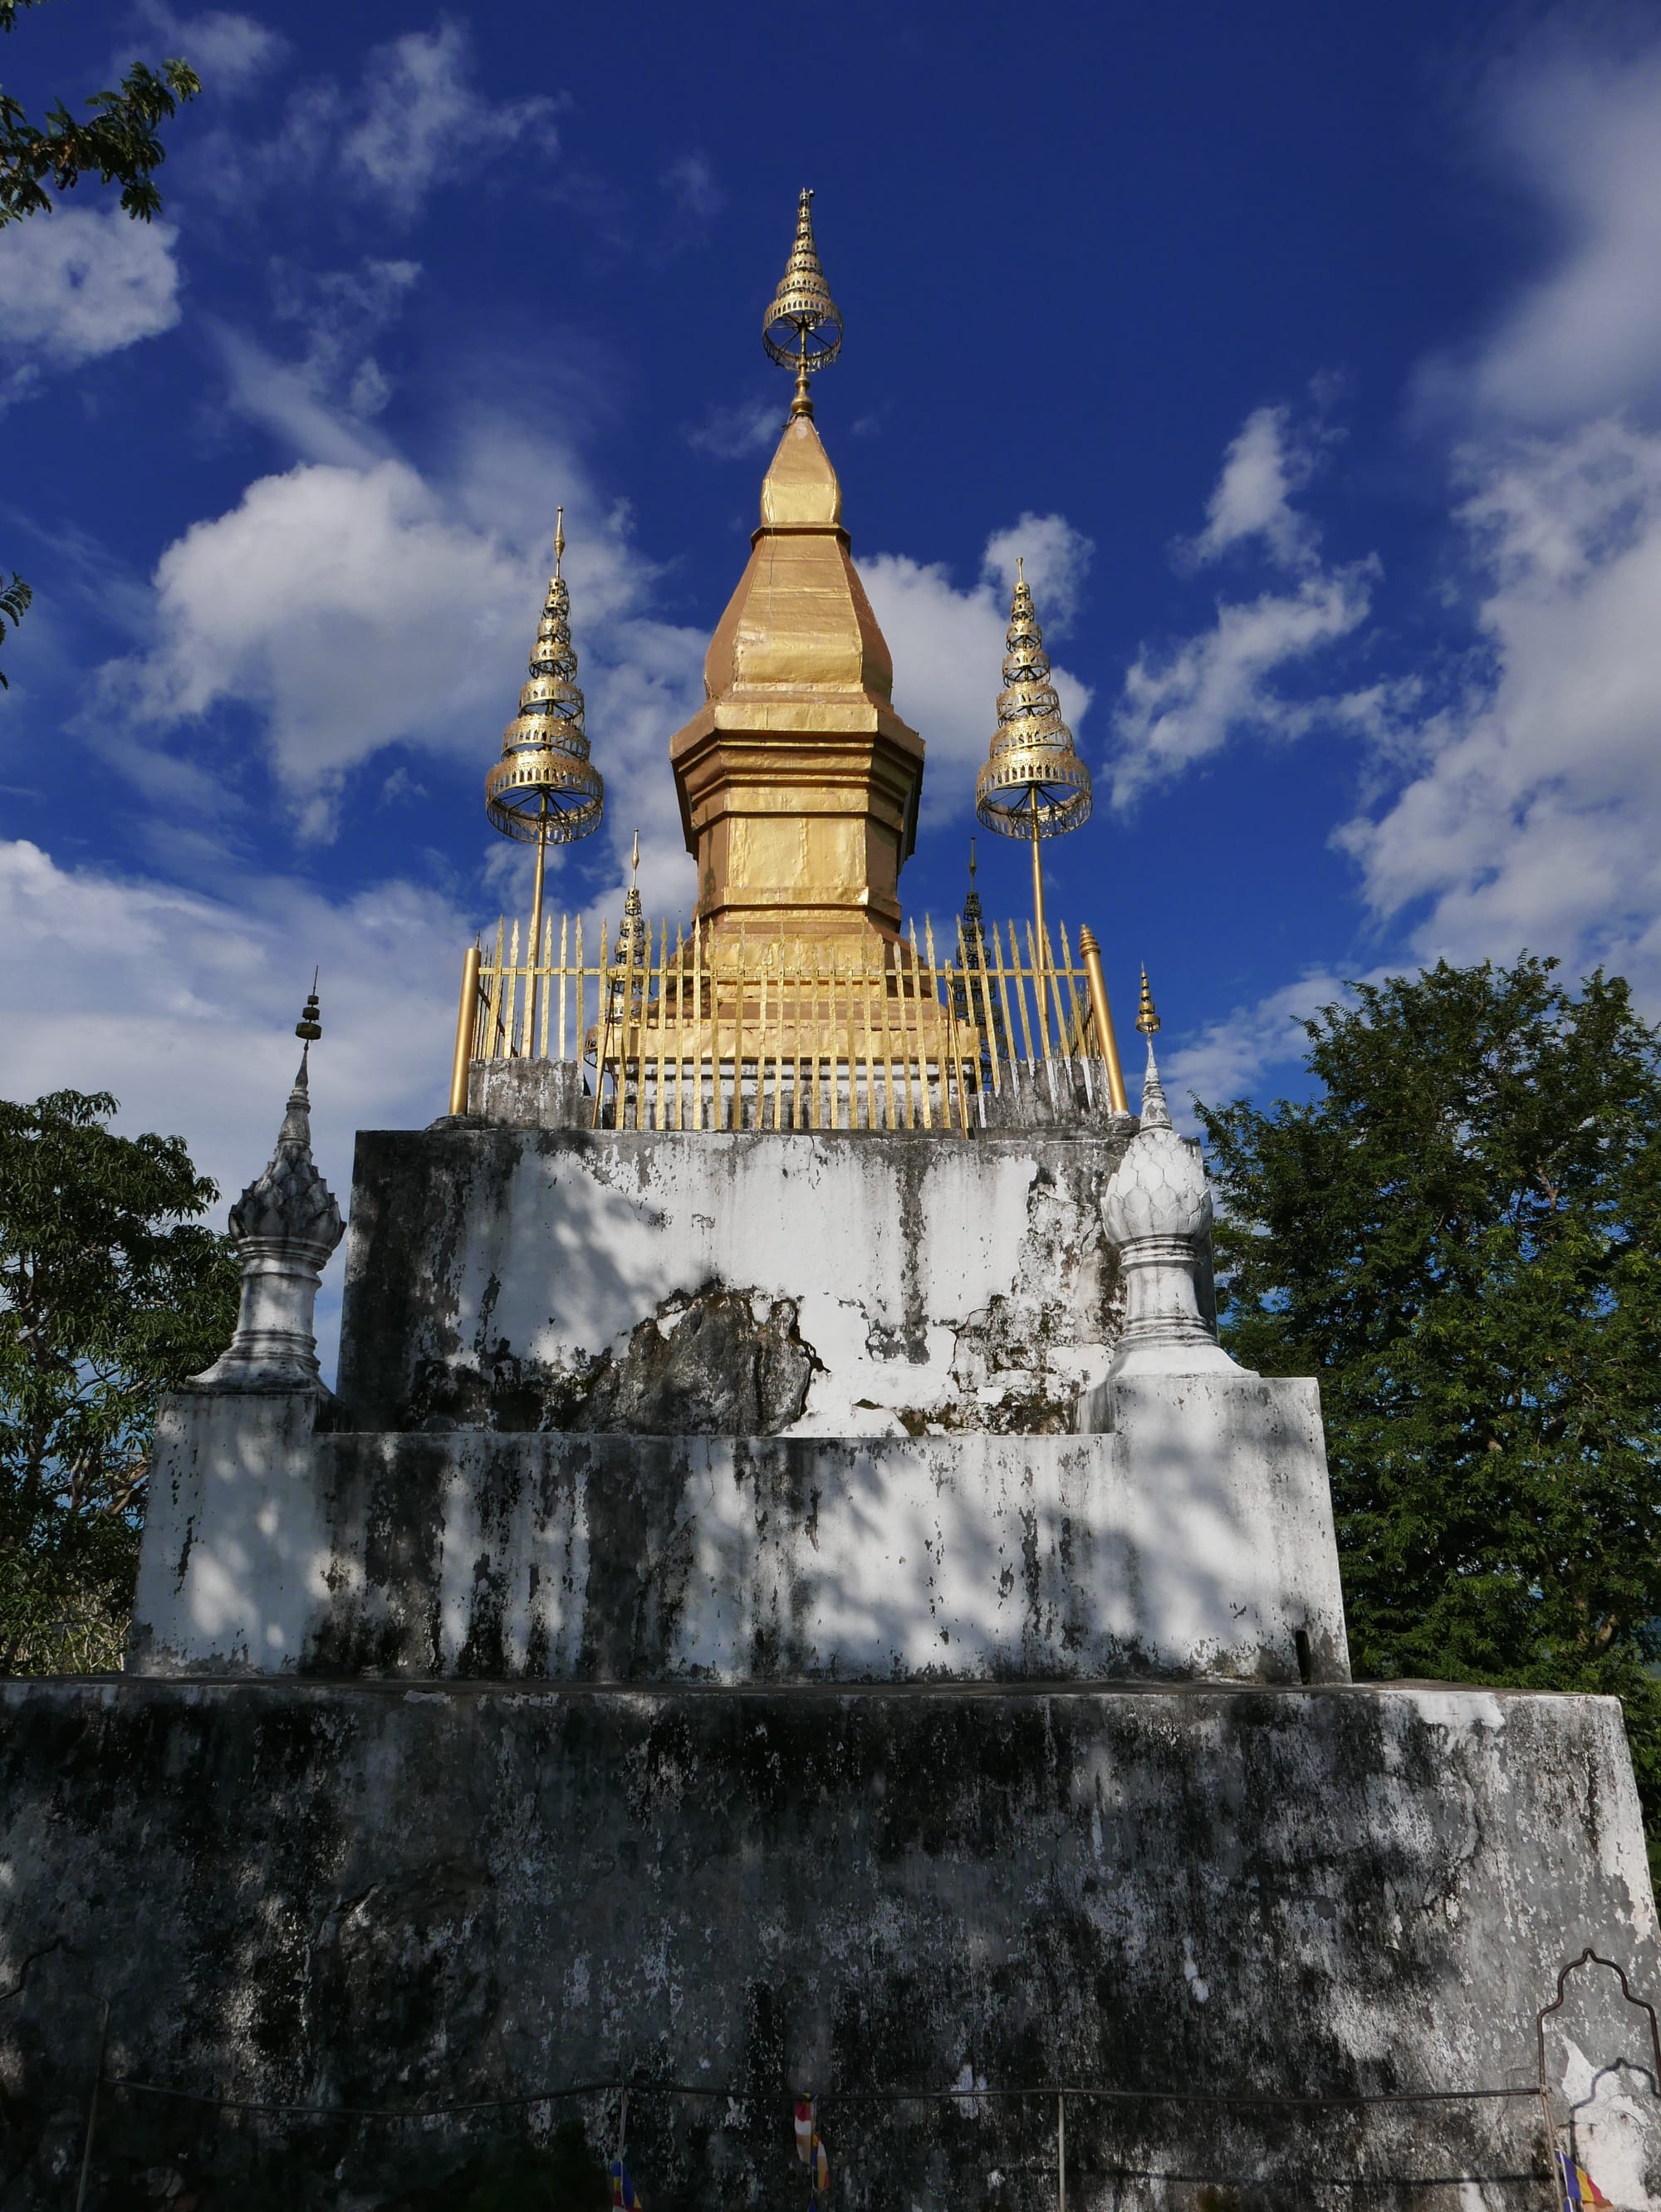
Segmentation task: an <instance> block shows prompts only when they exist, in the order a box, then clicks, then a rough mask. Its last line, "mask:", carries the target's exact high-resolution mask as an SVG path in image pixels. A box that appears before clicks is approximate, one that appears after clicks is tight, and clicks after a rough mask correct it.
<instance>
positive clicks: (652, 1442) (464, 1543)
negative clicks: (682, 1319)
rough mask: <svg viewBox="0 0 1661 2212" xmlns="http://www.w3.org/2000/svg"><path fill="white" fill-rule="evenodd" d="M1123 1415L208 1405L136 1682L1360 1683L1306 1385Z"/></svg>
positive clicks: (157, 1478)
mask: <svg viewBox="0 0 1661 2212" xmlns="http://www.w3.org/2000/svg"><path fill="white" fill-rule="evenodd" d="M1096 1411H1097V1413H1098V1415H1099V1417H1100V1419H1101V1420H1102V1422H1103V1423H1104V1424H1105V1425H1106V1430H1107V1432H1106V1433H1103V1434H1098V1435H1092V1436H1088V1437H998V1436H988V1435H979V1434H969V1435H963V1436H955V1437H920V1438H916V1439H913V1438H911V1437H869V1438H864V1439H851V1440H841V1441H834V1440H831V1439H828V1438H821V1437H773V1438H766V1437H755V1438H750V1439H749V1440H736V1441H735V1440H731V1439H724V1438H720V1437H616V1436H606V1435H597V1436H573V1435H541V1436H524V1435H517V1436H516V1435H508V1436H503V1435H500V1434H495V1433H493V1432H490V1431H454V1432H451V1433H448V1434H438V1435H425V1436H423V1435H407V1434H406V1435H402V1436H397V1435H395V1436H364V1435H356V1434H352V1435H319V1436H318V1437H315V1439H313V1438H312V1437H310V1436H309V1435H308V1434H307V1433H306V1431H307V1429H308V1426H309V1413H310V1407H309V1403H308V1401H306V1400H305V1399H303V1398H300V1397H294V1398H282V1397H273V1396H246V1397H243V1398H227V1397H220V1396H216V1395H213V1394H211V1393H206V1392H198V1393H192V1394H186V1395H183V1396H181V1397H180V1398H179V1399H176V1400H173V1401H171V1402H170V1403H169V1405H168V1407H167V1411H166V1413H165V1416H164V1419H163V1421H162V1425H161V1437H160V1439H159V1443H158V1449H157V1453H156V1456H155V1463H154V1466H153V1469H152V1474H151V1479H150V1495H149V1526H148V1528H147V1530H146V1534H145V1544H144V1555H143V1565H142V1572H141V1576H140V1582H139V1589H138V1599H137V1604H136V1608H135V1628H134V1637H133V1643H132V1647H131V1648H132V1663H133V1664H134V1665H135V1666H136V1667H138V1668H142V1669H144V1670H145V1671H155V1672H167V1671H171V1670H174V1669H177V1668H208V1669H209V1670H215V1669H223V1668H227V1667H252V1668H263V1669H265V1670H267V1671H271V1672H276V1671H281V1670H284V1669H289V1670H292V1669H294V1668H299V1669H300V1671H301V1672H306V1673H318V1674H330V1675H336V1676H340V1675H349V1674H360V1673H392V1674H399V1673H401V1674H419V1675H427V1674H439V1675H455V1674H463V1675H493V1676H496V1675H500V1676H519V1675H530V1676H534V1677H542V1678H561V1677H574V1678H577V1679H579V1680H615V1681H640V1680H676V1679H681V1680H688V1679H693V1680H696V1679H705V1680H721V1681H739V1680H814V1679H819V1678H828V1679H830V1680H845V1681H846V1680H852V1681H862V1680H866V1681H868V1680H903V1679H906V1678H916V1677H919V1676H921V1677H929V1676H951V1677H955V1678H959V1679H967V1680H985V1679H1000V1678H1001V1679H1015V1678H1021V1677H1025V1678H1028V1679H1038V1680H1050V1679H1057V1678H1061V1679H1065V1678H1069V1677H1071V1678H1078V1677H1084V1678H1090V1677H1097V1678H1107V1677H1112V1676H1125V1675H1151V1676H1160V1675H1166V1676H1185V1675H1197V1674H1205V1675H1214V1676H1223V1677H1234V1678H1237V1679H1246V1680H1266V1681H1296V1680H1299V1679H1300V1672H1301V1673H1302V1674H1305V1675H1306V1676H1307V1677H1308V1678H1309V1679H1312V1680H1343V1679H1344V1678H1346V1677H1347V1675H1348V1673H1349V1664H1348V1658H1347V1653H1346V1647H1345V1641H1344V1628H1343V1599H1342V1595H1341V1593H1340V1590H1339V1586H1338V1570H1337V1550H1336V1547H1335V1545H1334V1540H1333V1533H1332V1516H1331V1502H1330V1498H1329V1494H1328V1490H1327V1482H1326V1465H1325V1455H1324V1454H1323V1451H1322V1448H1321V1437H1320V1423H1319V1415H1318V1407H1317V1403H1316V1397H1315V1390H1314V1386H1313V1384H1312V1383H1270V1382H1264V1381H1263V1380H1261V1379H1260V1378H1258V1376H1251V1375H1246V1374H1244V1373H1241V1372H1240V1371H1239V1370H1236V1371H1235V1372H1234V1373H1233V1374H1225V1375H1223V1376H1214V1375H1209V1374H1208V1375H1202V1376H1172V1377H1161V1378H1159V1380H1158V1382H1157V1383H1149V1382H1146V1381H1143V1382H1140V1383H1134V1382H1129V1381H1124V1382H1110V1383H1107V1384H1106V1385H1105V1386H1104V1388H1103V1390H1102V1391H1101V1393H1100V1394H1099V1396H1098V1399H1097V1401H1096ZM1300 1639H1301V1641H1300Z"/></svg>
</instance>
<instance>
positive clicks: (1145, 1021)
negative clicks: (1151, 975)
mask: <svg viewBox="0 0 1661 2212" xmlns="http://www.w3.org/2000/svg"><path fill="white" fill-rule="evenodd" d="M1159 1025H1160V1024H1159V1016H1158V1015H1157V1014H1156V1013H1155V1012H1154V994H1153V993H1152V992H1151V991H1150V990H1149V987H1148V970H1147V969H1146V968H1145V967H1144V968H1143V971H1142V999H1141V1002H1140V1004H1139V1005H1138V1006H1137V1028H1138V1029H1139V1030H1141V1031H1142V1034H1143V1036H1145V1037H1146V1038H1147V1039H1148V1041H1149V1043H1150V1044H1151V1043H1152V1042H1153V1039H1154V1032H1155V1030H1156V1029H1158V1027H1159Z"/></svg>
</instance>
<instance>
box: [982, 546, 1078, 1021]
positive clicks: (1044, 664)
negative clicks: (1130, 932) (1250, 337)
mask: <svg viewBox="0 0 1661 2212" xmlns="http://www.w3.org/2000/svg"><path fill="white" fill-rule="evenodd" d="M1003 642H1004V647H1005V648H1006V649H1005V652H1004V655H1003V690H1001V691H1000V692H999V693H998V695H997V728H996V729H995V730H994V731H993V732H992V742H991V750H990V751H989V752H988V754H987V757H986V764H985V767H984V768H983V769H981V771H980V774H979V776H977V777H976V779H975V787H974V811H975V812H976V814H977V815H978V816H979V818H980V820H981V821H982V822H983V823H985V826H986V828H987V829H996V830H997V833H998V835H999V836H1003V837H1028V838H1030V839H1031V840H1032V847H1033V919H1034V921H1035V922H1036V924H1037V927H1038V936H1037V940H1036V942H1037V951H1038V961H1039V965H1040V969H1042V968H1043V966H1044V964H1045V963H1046V962H1047V960H1048V958H1049V940H1048V939H1047V937H1046V934H1045V927H1044V871H1043V869H1042V867H1041V866H1040V864H1039V857H1038V847H1039V840H1040V838H1041V837H1060V836H1065V834H1066V832H1067V831H1068V830H1069V829H1077V828H1078V826H1079V824H1080V823H1083V822H1088V819H1089V817H1090V771H1089V769H1088V768H1086V767H1085V765H1084V763H1083V762H1082V760H1081V759H1080V758H1079V757H1078V755H1077V754H1076V752H1075V751H1074V750H1073V733H1072V732H1071V731H1070V729H1069V728H1068V727H1067V725H1066V724H1065V722H1064V721H1063V720H1062V719H1061V702H1060V700H1059V699H1058V697H1057V696H1056V692H1055V686H1054V685H1053V684H1052V683H1051V681H1050V662H1049V658H1048V656H1047V655H1046V653H1045V650H1044V633H1043V632H1042V630H1040V628H1039V626H1038V616H1037V615H1036V613H1035V612H1034V608H1033V594H1032V589H1031V586H1029V585H1028V581H1027V564H1026V562H1024V561H1021V560H1017V561H1016V562H1015V597H1014V599H1012V600H1011V601H1010V603H1009V629H1008V631H1007V632H1006V633H1005V635H1004V640H1003ZM1038 1006H1039V1030H1040V1034H1041V1036H1042V1038H1043V1042H1044V1050H1045V1054H1046V1056H1047V1055H1048V1053H1049V1049H1050V1036H1049V1014H1048V1012H1047V1011H1046V1005H1045V993H1044V987H1043V985H1042V983H1041V982H1040V986H1039V993H1038Z"/></svg>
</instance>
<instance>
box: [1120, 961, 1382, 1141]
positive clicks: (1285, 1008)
mask: <svg viewBox="0 0 1661 2212" xmlns="http://www.w3.org/2000/svg"><path fill="white" fill-rule="evenodd" d="M1388 973H1389V971H1388V970H1387V969H1377V970H1375V971H1374V973H1373V975H1369V976H1367V977H1362V978H1358V979H1357V980H1358V981H1383V979H1384V977H1385V975H1387V974H1388ZM1348 997H1349V988H1348V986H1347V984H1346V982H1345V981H1344V980H1343V978H1342V977H1340V976H1337V975H1331V974H1330V973H1326V972H1324V971H1322V970H1319V969H1312V970H1311V971H1310V972H1309V973H1308V974H1306V975H1301V976H1300V977H1299V979H1298V980H1297V981H1296V982H1294V983H1285V984H1282V985H1281V987H1279V988H1278V989H1276V990H1274V991H1270V992H1268V993H1267V994H1265V995H1264V997H1263V998H1261V999H1259V1000H1258V1002H1257V1004H1256V1005H1255V1006H1234V1007H1232V1008H1231V1009H1230V1011H1229V1012H1228V1013H1227V1014H1226V1015H1224V1016H1222V1018H1220V1019H1218V1020H1215V1021H1211V1022H1208V1023H1207V1024H1205V1025H1204V1027H1203V1028H1202V1029H1201V1030H1198V1031H1197V1033H1196V1034H1194V1035H1192V1036H1187V1037H1185V1038H1184V1040H1183V1042H1182V1043H1181V1044H1180V1045H1179V1046H1176V1047H1175V1048H1167V1049H1162V1050H1161V1054H1160V1072H1161V1076H1162V1077H1163V1079H1164V1083H1165V1090H1166V1095H1167V1097H1168V1098H1169V1100H1170V1102H1171V1109H1172V1111H1173V1113H1176V1114H1179V1115H1180V1116H1181V1117H1182V1118H1183V1119H1184V1120H1185V1123H1186V1124H1187V1125H1188V1126H1190V1127H1192V1128H1193V1129H1194V1130H1195V1131H1196V1133H1197V1131H1198V1127H1199V1124H1198V1119H1197V1116H1196V1115H1194V1113H1193V1111H1192V1108H1191V1101H1192V1100H1193V1099H1195V1098H1198V1099H1199V1100H1201V1101H1202V1102H1203V1103H1204V1104H1205V1105H1207V1106H1223V1105H1227V1104H1228V1103H1229V1102H1230V1101H1231V1100H1232V1099H1235V1098H1239V1097H1250V1096H1251V1095H1252V1092H1253V1091H1255V1090H1256V1089H1257V1087H1258V1084H1259V1083H1260V1082H1261V1080H1262V1079H1263V1077H1264V1075H1265V1074H1266V1073H1268V1072H1269V1071H1270V1069H1272V1068H1286V1067H1289V1066H1291V1065H1292V1064H1293V1063H1294V1061H1297V1060H1301V1059H1302V1058H1303V1055H1304V1053H1305V1051H1306V1048H1307V1044H1308V1039H1307V1038H1306V1036H1305V1034H1304V1032H1303V1030H1302V1028H1301V1027H1300V1024H1301V1023H1303V1022H1305V1021H1306V1020H1307V1019H1308V1018H1309V1017H1310V1016H1311V1015H1312V1014H1313V1013H1314V1012H1316V1011H1317V1009H1318V1008H1319V1007H1321V1006H1331V1005H1332V1004H1333V1003H1334V1002H1335V1001H1340V1002H1342V1001H1343V1000H1346V999H1348ZM1160 1042H1161V1047H1164V1046H1165V1044H1166V1040H1165V1038H1164V1037H1161V1040H1160ZM1129 1079H1130V1072H1129V1070H1128V1069H1127V1071H1126V1080H1127V1082H1128V1081H1129Z"/></svg>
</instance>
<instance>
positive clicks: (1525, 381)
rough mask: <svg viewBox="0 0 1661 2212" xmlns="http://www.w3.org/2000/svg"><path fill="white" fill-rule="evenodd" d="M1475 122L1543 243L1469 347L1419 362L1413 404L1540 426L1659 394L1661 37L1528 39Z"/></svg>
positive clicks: (1648, 401)
mask: <svg viewBox="0 0 1661 2212" xmlns="http://www.w3.org/2000/svg"><path fill="white" fill-rule="evenodd" d="M1486 119H1487V124H1488V137H1489V143H1490V148H1491V150H1492V152H1493V154H1494V157H1495V160H1496V162H1497V165H1498V166H1499V167H1500V168H1501V169H1502V171H1503V172H1504V173H1506V175H1507V177H1508V178H1509V179H1512V180H1513V181H1514V182H1515V183H1517V184H1518V185H1520V187H1521V188H1522V190H1523V191H1525V193H1526V194H1527V195H1528V197H1530V198H1531V199H1532V200H1533V201H1534V202H1535V204H1536V205H1537V207H1538V208H1539V210H1541V211H1542V213H1543V216H1544V222H1543V225H1542V228H1543V230H1544V231H1545V233H1546V234H1547V235H1548V237H1549V240H1550V241H1551V243H1550V246H1549V251H1548V253H1547V256H1546V258H1545V264H1544V266H1543V268H1542V269H1541V270H1540V271H1539V272H1538V274H1537V276H1535V277H1534V278H1533V279H1532V281H1531V282H1530V283H1526V284H1525V285H1524V286H1523V287H1522V289H1521V290H1520V292H1519V295H1517V296H1516V297H1515V298H1514V299H1513V301H1512V303H1511V304H1510V306H1509V307H1507V308H1506V311H1505V312H1504V313H1503V314H1502V315H1501V316H1500V319H1499V320H1498V322H1497V324H1496V325H1495V326H1494V328H1493V330H1491V331H1489V332H1488V334H1487V335H1486V337H1484V338H1483V339H1482V341H1481V343H1479V344H1478V345H1477V346H1476V348H1475V349H1470V350H1468V351H1467V352H1466V353H1464V355H1458V354H1449V355H1444V356H1440V357H1439V358H1438V359H1436V360H1434V361H1433V362H1429V363H1428V364H1427V365H1426V367H1425V368H1424V369H1423V371H1422V374H1421V376H1420V379H1419V385H1418V392H1419V398H1420V402H1421V404H1422V406H1423V407H1424V408H1426V409H1427V410H1430V411H1437V412H1440V411H1442V410H1450V409H1452V410H1458V412H1459V413H1461V414H1462V415H1464V416H1466V419H1468V420H1470V419H1475V420H1477V421H1479V422H1488V423H1492V422H1494V421H1495V420H1496V419H1498V420H1503V421H1506V422H1512V423H1514V424H1518V425H1527V426H1532V427H1537V428H1542V427H1546V426H1549V425H1551V426H1559V427H1562V426H1567V425H1568V424H1570V423H1572V422H1574V421H1575V420H1576V419H1578V418H1580V417H1584V416H1588V415H1591V414H1594V413H1600V412H1602V411H1603V410H1607V409H1611V408H1616V407H1622V406H1628V405H1633V404H1653V403H1654V402H1655V401H1657V400H1658V399H1661V287H1658V285H1657V283H1656V281H1655V271H1656V269H1657V267H1658V265H1661V46H1652V47H1651V48H1650V49H1649V51H1648V52H1641V53H1638V54H1633V53H1630V52H1628V53H1622V52H1616V51H1613V50H1611V51H1609V52H1603V53H1589V52H1586V51H1585V49H1584V48H1581V49H1579V50H1576V48H1574V47H1573V46H1570V45H1569V44H1567V42H1566V40H1564V38H1563V37H1561V35H1558V36H1549V37H1548V38H1547V39H1545V40H1536V41H1534V42H1533V43H1531V45H1530V46H1527V47H1526V48H1525V50H1524V52H1523V53H1522V54H1521V55H1520V57H1519V58H1517V59H1516V60H1515V61H1513V63H1512V64H1511V65H1510V66H1509V67H1508V68H1506V70H1503V71H1501V72H1500V73H1498V74H1497V75H1496V76H1494V79H1493V80H1492V81H1491V83H1490V86H1489V89H1488V105H1487V118H1486Z"/></svg>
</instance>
